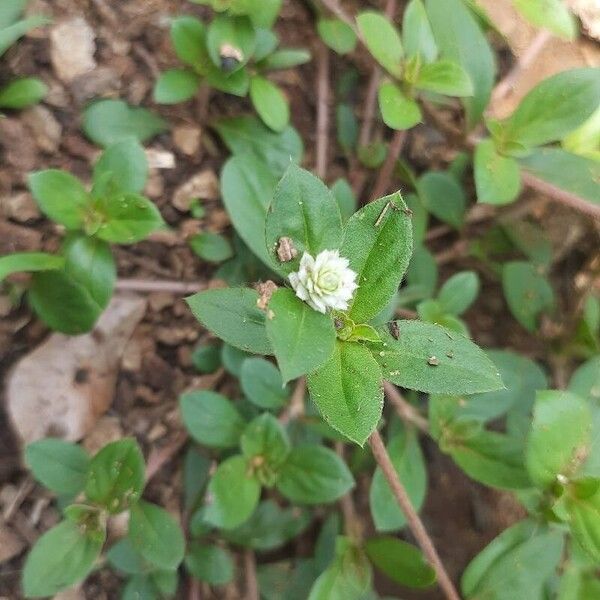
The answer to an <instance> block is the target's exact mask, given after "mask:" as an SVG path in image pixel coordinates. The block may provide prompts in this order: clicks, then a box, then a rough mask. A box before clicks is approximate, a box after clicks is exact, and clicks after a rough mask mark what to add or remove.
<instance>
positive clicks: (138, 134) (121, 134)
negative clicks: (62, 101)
mask: <svg viewBox="0 0 600 600" xmlns="http://www.w3.org/2000/svg"><path fill="white" fill-rule="evenodd" d="M82 126H83V131H84V132H85V134H86V135H87V136H88V138H90V140H92V142H95V143H96V144H98V145H99V146H105V147H106V146H110V145H111V144H114V143H116V142H120V141H121V140H124V139H127V138H130V137H134V138H135V139H137V140H138V141H139V142H145V141H146V140H148V139H150V138H152V137H154V136H155V135H157V134H159V133H161V132H163V131H165V129H167V124H166V122H165V121H163V120H162V119H161V118H160V117H157V116H156V115H155V114H154V113H152V112H150V111H149V110H147V109H145V108H135V107H131V106H129V105H127V104H126V103H125V102H123V101H122V100H99V101H98V102H94V103H93V104H91V105H90V106H88V107H87V108H86V109H85V111H84V113H83V124H82Z"/></svg>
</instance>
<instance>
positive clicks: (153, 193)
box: [144, 171, 165, 199]
mask: <svg viewBox="0 0 600 600" xmlns="http://www.w3.org/2000/svg"><path fill="white" fill-rule="evenodd" d="M144 192H145V194H146V196H148V198H153V199H154V198H160V197H161V196H162V195H163V194H164V192H165V182H164V180H163V178H162V176H161V174H160V173H159V172H158V171H151V172H150V174H149V175H148V181H147V182H146V187H145V188H144Z"/></svg>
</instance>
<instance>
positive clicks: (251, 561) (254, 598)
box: [244, 549, 259, 600]
mask: <svg viewBox="0 0 600 600" xmlns="http://www.w3.org/2000/svg"><path fill="white" fill-rule="evenodd" d="M244 575H245V580H246V596H245V598H246V600H259V593H258V580H257V578H256V558H255V556H254V551H253V550H250V549H247V550H245V551H244Z"/></svg>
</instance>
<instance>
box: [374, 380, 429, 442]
mask: <svg viewBox="0 0 600 600" xmlns="http://www.w3.org/2000/svg"><path fill="white" fill-rule="evenodd" d="M383 389H384V390H385V395H386V396H387V397H388V400H389V401H390V402H391V403H392V404H393V405H394V408H395V409H396V412H397V413H398V415H399V416H400V418H401V419H402V420H403V421H406V422H408V423H411V424H412V425H414V426H415V427H417V428H418V429H420V430H421V431H422V432H423V433H426V434H427V435H429V423H428V421H427V419H426V418H425V417H424V416H423V415H421V413H420V412H419V411H418V410H417V409H416V408H415V407H414V406H413V405H412V404H410V403H408V402H407V401H406V400H405V399H404V397H403V396H402V394H401V393H400V392H399V391H398V389H397V388H396V386H395V385H393V384H391V383H390V382H389V381H384V382H383Z"/></svg>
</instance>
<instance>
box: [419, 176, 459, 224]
mask: <svg viewBox="0 0 600 600" xmlns="http://www.w3.org/2000/svg"><path fill="white" fill-rule="evenodd" d="M417 191H418V194H419V197H420V199H421V202H422V203H423V206H424V207H425V208H426V209H427V210H428V211H429V212H430V213H431V214H432V215H434V216H435V217H437V218H438V219H440V221H444V222H445V223H448V225H450V226H452V227H454V228H456V229H460V228H461V227H462V225H463V222H464V217H465V210H466V205H467V199H466V197H465V192H464V190H463V189H462V187H461V186H460V184H459V183H458V182H457V181H456V179H455V178H454V177H452V175H450V174H449V173H443V172H439V171H435V172H434V171H430V172H429V173H425V175H422V176H421V177H420V178H419V181H418V182H417Z"/></svg>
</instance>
